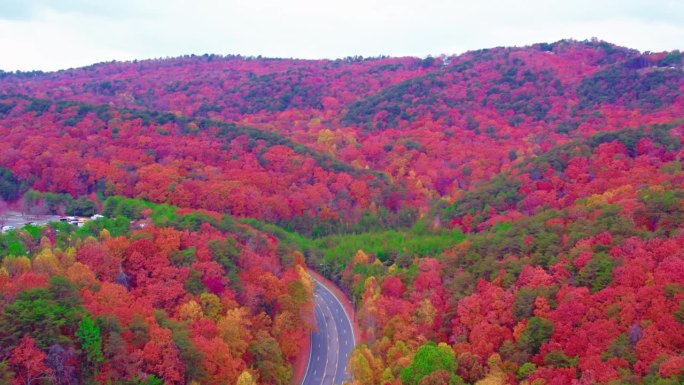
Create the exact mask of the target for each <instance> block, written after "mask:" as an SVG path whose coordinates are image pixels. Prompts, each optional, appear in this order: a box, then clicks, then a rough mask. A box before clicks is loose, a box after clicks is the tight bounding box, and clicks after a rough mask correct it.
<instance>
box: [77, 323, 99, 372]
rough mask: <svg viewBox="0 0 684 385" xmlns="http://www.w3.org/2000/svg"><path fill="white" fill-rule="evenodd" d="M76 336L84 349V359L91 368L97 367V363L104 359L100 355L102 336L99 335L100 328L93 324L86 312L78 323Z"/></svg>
mask: <svg viewBox="0 0 684 385" xmlns="http://www.w3.org/2000/svg"><path fill="white" fill-rule="evenodd" d="M76 337H77V338H78V340H79V341H80V342H81V347H82V348H83V350H84V351H85V358H86V361H87V362H88V363H89V364H90V365H91V367H92V368H93V369H94V368H97V365H98V364H99V363H100V362H102V361H104V356H103V355H102V336H101V335H100V328H99V327H98V326H96V325H95V323H94V322H93V320H91V319H90V317H88V315H87V314H86V315H84V316H83V319H81V322H79V324H78V330H77V331H76Z"/></svg>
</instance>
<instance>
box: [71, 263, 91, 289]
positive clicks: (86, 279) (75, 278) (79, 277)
mask: <svg viewBox="0 0 684 385" xmlns="http://www.w3.org/2000/svg"><path fill="white" fill-rule="evenodd" d="M66 276H67V278H69V280H71V282H73V283H75V284H77V285H79V286H90V285H92V284H94V283H95V281H96V279H95V273H93V271H92V270H90V267H88V265H84V264H82V263H81V262H75V263H74V264H73V265H71V266H69V268H67V271H66Z"/></svg>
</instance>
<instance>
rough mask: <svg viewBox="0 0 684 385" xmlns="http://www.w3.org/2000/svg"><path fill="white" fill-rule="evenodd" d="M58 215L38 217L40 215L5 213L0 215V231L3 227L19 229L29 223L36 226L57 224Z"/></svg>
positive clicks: (17, 212)
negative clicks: (49, 223)
mask: <svg viewBox="0 0 684 385" xmlns="http://www.w3.org/2000/svg"><path fill="white" fill-rule="evenodd" d="M59 218H61V217H60V216H59V215H40V214H35V215H34V214H22V213H21V212H19V211H5V212H3V213H0V229H1V228H2V227H3V226H13V227H15V228H17V229H20V228H22V227H24V226H26V225H27V224H29V223H31V224H34V225H36V226H43V225H45V224H47V223H48V222H58V221H59Z"/></svg>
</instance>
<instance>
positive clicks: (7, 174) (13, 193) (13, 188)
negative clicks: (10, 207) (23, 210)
mask: <svg viewBox="0 0 684 385" xmlns="http://www.w3.org/2000/svg"><path fill="white" fill-rule="evenodd" d="M19 188H20V183H19V179H17V177H16V176H14V173H12V171H11V170H8V169H6V168H4V167H0V198H2V199H3V200H5V201H7V202H12V201H14V200H15V199H17V197H18V196H19Z"/></svg>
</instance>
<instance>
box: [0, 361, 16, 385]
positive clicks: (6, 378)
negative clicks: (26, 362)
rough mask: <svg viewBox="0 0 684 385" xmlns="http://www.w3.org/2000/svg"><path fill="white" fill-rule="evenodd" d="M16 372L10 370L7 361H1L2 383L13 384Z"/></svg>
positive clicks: (0, 382) (0, 377)
mask: <svg viewBox="0 0 684 385" xmlns="http://www.w3.org/2000/svg"><path fill="white" fill-rule="evenodd" d="M12 377H14V373H13V372H12V371H10V367H9V364H8V363H7V361H0V385H12Z"/></svg>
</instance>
